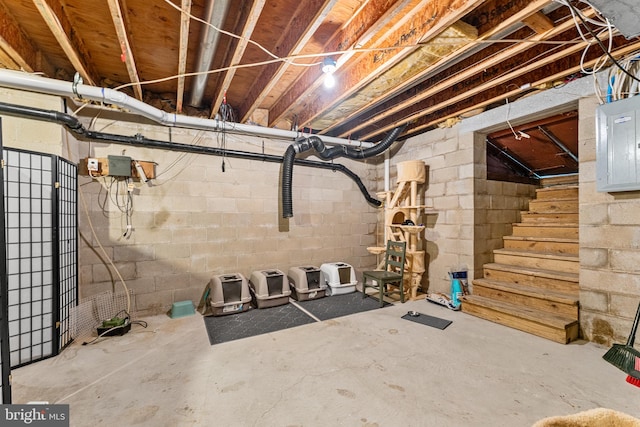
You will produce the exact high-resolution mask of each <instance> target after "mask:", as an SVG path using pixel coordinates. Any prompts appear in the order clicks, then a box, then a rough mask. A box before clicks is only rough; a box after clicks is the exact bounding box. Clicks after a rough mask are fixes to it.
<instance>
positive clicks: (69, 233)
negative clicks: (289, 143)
mask: <svg viewBox="0 0 640 427" xmlns="http://www.w3.org/2000/svg"><path fill="white" fill-rule="evenodd" d="M3 151H4V153H3V154H4V158H5V182H4V191H5V193H4V198H5V223H6V224H5V230H6V248H7V249H6V252H7V254H6V258H7V282H8V284H7V287H8V298H7V306H8V323H9V355H10V363H11V367H17V366H22V365H25V364H28V363H32V362H35V361H38V360H41V359H44V358H47V357H51V356H55V355H57V354H58V353H59V351H60V350H61V349H62V348H64V346H66V345H67V344H69V343H70V342H71V339H72V333H71V332H72V331H71V309H72V307H73V306H75V305H76V304H77V294H78V287H77V252H78V242H77V237H76V236H77V203H76V194H77V168H76V166H75V165H73V164H71V163H69V162H67V161H66V160H63V159H61V158H59V157H57V156H54V155H49V154H42V153H35V152H31V151H25V150H15V149H6V148H5V149H4V150H3Z"/></svg>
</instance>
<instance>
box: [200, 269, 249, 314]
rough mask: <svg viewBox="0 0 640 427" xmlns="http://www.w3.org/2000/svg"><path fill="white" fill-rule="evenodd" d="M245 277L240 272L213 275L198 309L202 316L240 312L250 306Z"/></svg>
mask: <svg viewBox="0 0 640 427" xmlns="http://www.w3.org/2000/svg"><path fill="white" fill-rule="evenodd" d="M250 302H251V293H250V292H249V285H248V284H247V279H246V278H245V277H244V276H243V275H242V274H240V273H231V274H221V275H218V276H213V278H212V279H211V280H210V281H209V284H208V285H207V287H206V289H205V292H204V295H203V297H202V301H201V302H200V304H199V305H198V309H199V310H200V312H201V313H202V314H203V315H204V316H223V315H226V314H234V313H241V312H243V311H247V310H249V309H250V308H251V304H250Z"/></svg>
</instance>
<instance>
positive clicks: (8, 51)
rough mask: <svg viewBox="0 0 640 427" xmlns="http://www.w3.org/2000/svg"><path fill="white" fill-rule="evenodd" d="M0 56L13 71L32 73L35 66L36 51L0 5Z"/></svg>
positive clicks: (35, 68) (0, 4)
mask: <svg viewBox="0 0 640 427" xmlns="http://www.w3.org/2000/svg"><path fill="white" fill-rule="evenodd" d="M0 51H2V52H0V55H2V63H3V64H5V66H6V67H7V68H10V69H13V70H20V69H22V70H24V71H27V72H29V73H33V72H34V71H35V70H37V69H38V67H37V65H36V59H37V56H36V52H37V49H36V48H35V47H34V46H33V43H31V40H29V38H28V37H27V36H26V35H24V33H23V32H22V29H21V28H20V26H19V25H18V23H17V22H16V21H15V20H14V19H13V18H12V17H11V15H9V13H8V12H7V10H6V9H5V8H4V6H3V5H2V3H0Z"/></svg>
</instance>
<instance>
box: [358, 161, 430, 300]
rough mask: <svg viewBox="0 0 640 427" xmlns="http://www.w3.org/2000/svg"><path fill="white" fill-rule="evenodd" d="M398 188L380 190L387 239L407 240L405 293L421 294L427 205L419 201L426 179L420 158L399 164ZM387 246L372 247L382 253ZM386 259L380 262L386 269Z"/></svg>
mask: <svg viewBox="0 0 640 427" xmlns="http://www.w3.org/2000/svg"><path fill="white" fill-rule="evenodd" d="M397 171H398V173H397V175H398V178H397V184H398V186H397V188H396V190H395V191H383V192H380V193H377V194H378V197H379V198H380V199H383V200H384V240H385V243H386V241H387V240H393V241H401V242H406V243H407V254H406V264H405V275H404V284H403V285H404V287H405V295H409V299H412V300H415V299H417V298H418V288H420V283H421V281H422V275H423V274H424V272H425V267H424V262H425V251H424V244H423V240H424V233H423V231H424V228H425V227H424V225H423V224H422V221H423V220H422V211H423V210H424V209H425V208H426V206H424V205H419V204H418V203H419V200H418V186H419V185H421V184H424V183H425V180H426V168H425V164H424V162H422V161H420V160H410V161H406V162H401V163H398V165H397ZM385 246H386V245H384V246H374V247H369V248H367V250H368V251H369V252H370V253H373V254H376V255H380V254H383V253H384V252H385V250H386V248H385ZM383 262H384V260H383V261H382V262H381V263H380V264H379V265H378V268H379V269H382V267H383V264H382V263H383Z"/></svg>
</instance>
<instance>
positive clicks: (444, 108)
mask: <svg viewBox="0 0 640 427" xmlns="http://www.w3.org/2000/svg"><path fill="white" fill-rule="evenodd" d="M620 38H621V37H620ZM620 38H619V39H618V40H619V41H618V43H617V44H624V41H622V40H620ZM614 46H615V45H614ZM638 49H640V42H636V43H633V44H631V45H624V47H621V48H618V49H615V48H614V50H613V51H612V52H611V54H612V55H613V56H614V57H616V58H620V57H622V56H625V55H629V54H630V53H633V52H635V51H637V50H638ZM581 55H582V52H581V51H578V52H576V53H574V54H573V55H572V56H569V57H566V58H565V59H564V60H563V61H562V63H563V65H564V66H560V65H559V64H560V62H559V61H549V62H548V63H547V64H546V65H541V67H542V68H545V67H546V70H542V69H540V68H539V69H538V70H535V71H532V72H530V73H527V74H524V75H523V76H514V78H518V77H519V80H512V81H511V82H509V83H508V84H507V85H503V86H495V87H493V88H492V90H490V91H484V92H482V94H481V95H477V96H475V97H474V98H473V101H474V102H473V106H471V105H470V104H471V102H470V98H467V99H466V100H464V99H461V100H460V102H458V103H455V104H450V103H440V104H438V107H440V108H441V111H439V112H438V113H435V114H431V115H425V116H422V117H420V118H419V119H418V120H416V122H415V124H414V127H412V128H411V132H410V133H409V134H407V135H406V136H411V135H413V134H418V133H420V132H422V131H424V130H425V129H430V128H431V127H433V126H434V125H436V124H437V123H440V122H442V121H443V120H446V119H447V118H449V117H455V116H459V115H460V114H464V113H466V112H468V111H471V110H473V109H476V108H478V107H486V106H488V105H491V104H495V103H496V102H501V101H502V100H504V99H506V98H510V97H513V96H518V95H521V94H522V90H521V89H520V86H521V85H522V84H524V83H528V82H530V83H531V85H532V86H533V87H536V86H540V85H543V84H545V83H549V82H552V81H555V80H561V79H563V78H564V76H566V75H568V74H569V75H570V74H573V73H578V72H580V66H579V65H577V66H573V67H566V64H567V63H577V62H578V61H579V60H580V56H581ZM590 56H591V57H592V58H591V59H588V60H587V61H585V63H584V66H585V67H592V66H593V65H594V64H595V63H596V61H597V60H598V59H599V57H600V55H597V54H595V55H594V54H591V55H590ZM593 56H596V58H593ZM549 71H552V72H554V74H549ZM506 86H508V87H509V88H512V87H515V86H517V87H518V89H512V90H506V89H505V87H506ZM456 98H460V97H456Z"/></svg>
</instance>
